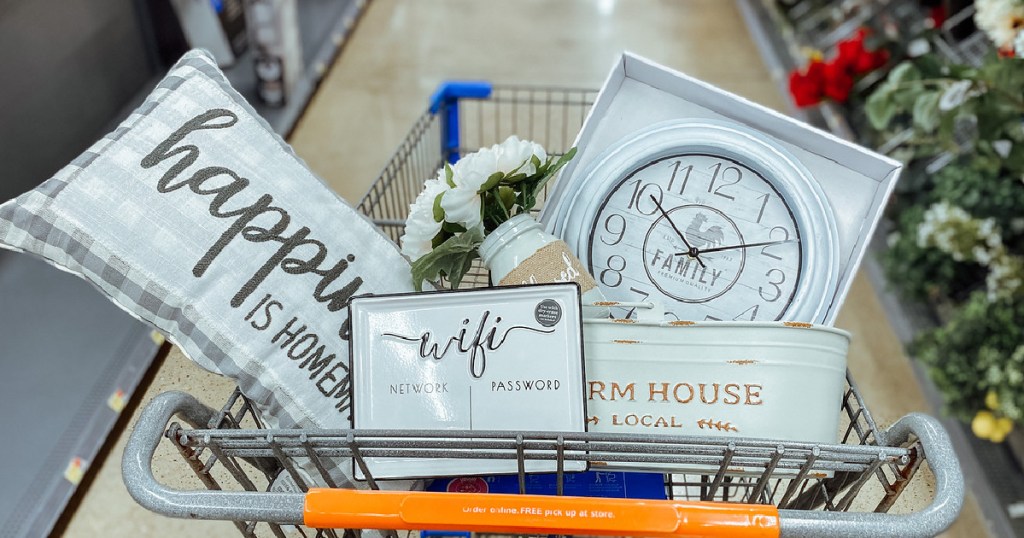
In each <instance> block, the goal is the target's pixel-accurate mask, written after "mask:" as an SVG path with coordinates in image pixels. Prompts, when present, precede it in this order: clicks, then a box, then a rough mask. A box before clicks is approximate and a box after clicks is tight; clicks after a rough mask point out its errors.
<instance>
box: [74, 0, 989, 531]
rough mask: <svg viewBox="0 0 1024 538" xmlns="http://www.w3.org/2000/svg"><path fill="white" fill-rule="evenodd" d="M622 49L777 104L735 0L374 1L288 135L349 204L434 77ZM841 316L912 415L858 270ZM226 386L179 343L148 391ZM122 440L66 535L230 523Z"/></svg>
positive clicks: (890, 396)
mask: <svg viewBox="0 0 1024 538" xmlns="http://www.w3.org/2000/svg"><path fill="white" fill-rule="evenodd" d="M622 50H630V51H633V52H636V53H638V54H641V55H643V56H647V57H649V58H651V59H652V60H654V61H657V62H659V63H662V64H665V65H668V66H670V67H673V68H675V69H678V70H680V71H683V72H685V73H687V74H689V75H692V76H695V77H698V78H700V79H703V80H706V81H708V82H711V83H714V84H716V85H718V86H720V87H722V88H724V89H726V90H729V91H732V92H735V93H738V94H740V95H742V96H745V97H747V98H749V99H751V100H753V101H756V102H758V103H761V104H764V105H766V106H769V107H772V108H775V109H779V110H783V109H784V101H783V99H782V96H780V95H779V94H778V91H777V89H776V88H775V86H774V85H773V83H772V82H771V79H770V77H769V76H768V73H767V71H766V70H765V68H764V66H763V64H762V63H761V57H760V55H759V54H758V51H757V50H756V48H755V46H754V44H753V42H752V40H751V39H750V37H749V36H748V34H747V29H746V27H745V26H744V23H743V20H742V18H741V17H740V14H739V12H738V10H737V9H736V6H735V5H734V3H733V2H728V1H724V0H699V1H698V0H689V1H675V2H668V1H664V0H630V1H628V2H626V1H616V0H571V1H570V0H560V1H558V2H550V1H546V0H521V1H517V2H480V1H475V0H434V1H431V2H416V1H401V0H374V1H373V2H371V4H370V5H369V7H368V9H367V11H366V13H365V16H364V17H363V18H362V20H361V21H360V22H359V25H358V27H357V30H356V31H355V33H354V34H353V37H352V38H351V41H350V42H349V43H348V44H347V45H346V47H345V49H344V51H343V53H342V55H341V57H340V58H339V59H338V61H337V62H336V64H335V65H334V66H333V68H332V70H331V72H330V73H329V75H328V76H327V77H326V79H325V80H324V82H323V84H322V86H321V88H320V89H319V91H318V93H317V95H316V96H315V97H314V99H313V101H312V103H311V105H310V106H309V108H308V109H307V111H306V114H305V116H304V117H303V119H302V121H301V122H300V123H299V125H298V127H297V128H296V130H295V132H294V133H293V135H292V138H291V142H292V144H293V145H294V146H295V149H296V152H297V153H298V154H299V155H300V156H301V157H303V158H304V159H305V160H306V161H307V163H308V164H309V165H310V166H311V167H312V168H313V169H314V170H315V171H316V172H317V173H319V174H320V175H321V176H322V177H323V178H324V179H325V180H326V181H327V182H328V183H329V184H330V185H331V186H332V187H333V188H334V189H335V190H336V191H337V192H338V193H340V194H341V195H342V196H343V197H344V198H345V199H346V200H348V201H349V202H351V203H356V202H358V200H359V198H360V197H361V196H362V194H363V193H364V192H365V191H366V189H367V188H368V186H369V184H370V183H371V181H372V180H373V179H374V178H375V177H376V175H377V174H378V172H379V171H380V168H381V167H382V166H383V164H384V163H385V162H386V161H387V159H388V158H389V157H390V155H391V153H392V152H393V151H394V149H395V147H396V146H397V145H398V144H399V143H400V142H401V141H402V139H403V138H404V136H405V134H406V131H407V129H408V128H409V127H410V126H411V125H412V123H413V122H414V120H415V119H416V118H417V117H418V116H419V115H420V114H421V113H422V112H423V110H424V108H425V106H426V103H427V98H428V96H429V95H430V93H431V92H432V91H433V89H434V88H435V87H436V85H437V84H438V83H439V82H441V81H442V80H445V79H486V80H490V81H493V82H498V83H513V84H514V83H527V84H541V85H556V86H573V87H584V88H597V87H600V85H601V83H602V82H603V79H604V77H605V75H606V74H607V72H608V70H609V68H610V67H611V64H612V62H613V61H614V60H615V58H617V57H618V55H619V53H620V52H621V51H622ZM839 325H840V326H841V327H843V328H846V329H847V330H850V331H851V332H853V333H854V343H853V347H852V350H851V357H850V360H851V369H852V370H853V372H854V375H855V376H856V378H857V380H858V381H859V383H860V387H861V389H862V391H863V393H864V394H865V397H866V398H867V400H868V404H869V406H870V408H871V410H872V411H873V412H874V414H875V416H876V419H877V420H878V421H879V422H880V423H881V424H882V425H883V426H885V425H887V424H889V423H891V422H892V421H894V420H896V419H897V418H899V417H900V416H902V415H903V414H905V413H907V412H910V411H923V410H925V403H924V399H923V397H922V396H921V391H920V390H919V388H918V387H917V386H916V385H915V384H914V381H913V376H912V375H911V372H910V370H909V363H908V362H907V359H906V357H905V356H904V355H903V352H902V349H901V347H900V345H899V342H898V340H897V339H896V336H895V335H894V334H893V331H892V328H891V327H890V325H889V324H888V322H887V320H886V316H885V313H884V311H883V310H882V308H881V306H880V305H879V301H878V297H877V294H876V291H875V290H874V289H873V288H872V286H871V284H870V283H869V282H868V281H867V279H866V278H864V277H863V275H862V276H860V277H859V278H858V279H857V280H856V282H855V285H854V289H853V291H852V292H851V294H850V297H849V299H848V302H847V305H846V306H845V308H844V310H843V312H842V314H841V318H840V322H839ZM229 387H230V385H229V384H227V383H225V382H224V381H223V380H220V379H217V378H215V377H214V376H212V375H209V374H207V373H205V372H203V371H201V370H199V369H198V368H197V367H194V366H193V365H191V364H190V363H188V361H187V360H186V359H184V358H183V357H182V356H181V355H180V353H179V352H177V351H174V352H172V354H171V356H170V357H168V359H167V360H166V361H165V363H164V365H163V367H162V368H161V370H160V371H159V372H157V374H156V379H155V381H154V383H153V384H152V385H151V387H150V389H149V391H148V392H147V393H146V394H145V396H144V401H148V400H149V399H151V398H152V397H153V396H154V395H155V394H156V393H158V392H160V391H163V390H172V389H176V390H184V391H187V392H192V393H195V394H197V395H199V396H200V397H201V399H202V400H203V401H204V402H206V403H207V404H209V405H213V406H218V407H219V406H220V405H221V402H222V400H223V399H224V398H226V397H227V394H228V392H229V390H230V389H229ZM131 422H132V423H134V418H133V419H132V421H131ZM124 437H125V436H124V435H122V436H121V439H119V440H118V442H117V444H116V446H115V447H114V448H113V450H112V451H111V453H110V457H109V458H108V459H107V461H105V462H103V464H102V469H101V470H100V471H99V473H98V475H97V476H96V479H95V480H94V481H93V483H92V487H91V489H90V491H89V492H88V494H87V495H86V496H85V497H84V498H83V500H82V502H81V505H80V507H79V509H78V511H77V513H76V514H75V515H74V516H73V517H72V518H71V519H70V521H69V522H68V525H67V529H66V532H65V535H66V536H69V537H70V536H73V537H79V536H82V537H86V536H100V535H102V536H107V537H122V536H124V537H128V536H132V537H136V536H157V535H164V534H172V533H179V532H187V533H190V534H193V535H210V536H214V535H216V536H230V535H232V534H235V533H236V531H235V529H234V528H233V527H232V526H231V525H230V524H227V523H223V522H212V523H210V522H196V521H176V520H168V519H165V518H162V517H160V516H155V515H152V514H149V513H147V512H146V511H145V510H143V509H141V508H139V507H138V506H137V505H135V503H134V501H132V500H131V499H130V498H128V496H127V493H126V492H125V490H124V486H123V484H122V483H121V478H120V469H119V467H120V456H121V450H122V447H123V443H124ZM172 457H176V456H175V455H173V454H171V452H170V451H164V452H162V453H160V461H159V462H158V468H159V473H160V475H161V479H163V480H167V481H169V482H175V481H178V480H179V479H178V476H177V475H181V474H184V473H187V472H189V471H188V470H187V468H186V467H185V466H184V465H183V464H182V463H180V461H177V460H172V459H171V458H172ZM915 482H920V486H921V487H920V488H919V490H918V491H915V492H913V493H911V494H909V495H907V499H905V500H906V501H907V503H904V505H903V506H900V507H898V509H900V510H904V511H907V510H913V506H907V504H908V503H909V504H912V503H914V502H925V501H924V499H922V497H926V494H927V490H928V484H927V483H926V482H925V481H915ZM977 514H978V512H977V510H976V508H975V507H974V505H973V504H971V502H969V503H968V505H967V507H966V508H965V511H964V514H963V515H962V516H961V518H960V521H959V522H958V523H957V525H956V526H955V528H954V530H953V531H952V532H950V533H948V536H972V537H973V536H980V535H982V532H983V531H981V530H980V529H983V528H984V526H983V525H982V524H981V523H980V520H979V518H978V517H979V516H978V515H977Z"/></svg>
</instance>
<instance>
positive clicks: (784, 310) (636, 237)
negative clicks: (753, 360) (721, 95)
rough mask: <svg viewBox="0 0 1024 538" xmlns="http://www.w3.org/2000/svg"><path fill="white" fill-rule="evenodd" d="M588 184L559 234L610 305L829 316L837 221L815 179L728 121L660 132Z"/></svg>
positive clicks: (729, 316)
mask: <svg viewBox="0 0 1024 538" xmlns="http://www.w3.org/2000/svg"><path fill="white" fill-rule="evenodd" d="M579 177H581V178H582V179H581V180H578V181H580V182H579V183H578V184H577V185H575V186H574V188H573V189H572V191H573V192H572V193H571V194H566V195H565V196H564V197H563V198H561V200H560V202H559V203H560V205H561V204H565V208H564V209H563V208H554V212H553V214H554V215H557V217H556V222H553V223H552V224H553V226H551V227H552V228H553V229H554V230H557V231H558V234H559V235H561V237H562V239H563V240H565V241H566V243H568V244H569V245H570V247H572V248H574V249H575V251H576V253H577V254H578V255H579V258H580V260H581V261H582V262H583V263H584V264H585V265H586V266H587V267H588V269H589V270H590V272H591V274H592V275H593V276H594V277H595V279H596V280H597V281H598V284H599V286H601V287H602V289H603V290H604V293H605V295H606V297H608V299H609V300H617V301H658V302H661V303H663V304H664V306H665V309H666V311H667V312H669V313H670V315H671V316H672V317H675V318H677V319H681V320H696V321H704V320H730V321H731V320H748V321H768V320H791V321H808V322H817V321H819V320H820V319H822V318H823V317H824V315H825V312H826V311H827V310H828V308H829V306H830V304H831V301H832V299H833V295H834V290H835V286H836V285H837V281H838V277H839V275H838V273H839V248H838V241H839V240H838V231H837V227H836V222H835V217H834V216H833V212H832V209H831V207H830V205H829V203H828V200H827V199H826V197H825V195H824V192H823V191H822V189H821V187H820V186H819V185H818V182H817V181H816V180H815V179H814V178H813V177H812V176H811V174H810V173H809V172H808V171H807V169H806V168H805V167H804V166H803V165H802V164H800V163H799V161H797V160H796V159H795V158H793V157H792V156H790V155H789V154H788V152H786V151H785V150H784V149H783V148H781V147H780V146H778V145H776V144H774V143H772V142H771V141H770V139H767V138H766V137H765V136H764V135H760V134H758V133H756V132H755V131H752V130H750V129H748V128H745V127H743V126H740V125H738V124H734V123H729V122H724V121H714V120H694V121H680V120H675V121H669V122H664V123H658V124H655V125H653V126H651V127H649V128H646V129H643V130H641V131H639V132H635V133H633V134H631V135H629V136H627V137H625V138H624V139H623V140H621V141H620V142H619V143H617V144H613V145H612V146H610V149H609V150H608V151H606V152H605V153H604V154H603V155H601V156H599V157H597V158H596V159H595V160H594V161H593V162H592V164H590V165H589V166H588V167H587V169H586V170H584V171H583V174H582V175H581V176H579ZM613 316H615V317H631V316H632V312H631V310H628V309H625V308H617V309H613Z"/></svg>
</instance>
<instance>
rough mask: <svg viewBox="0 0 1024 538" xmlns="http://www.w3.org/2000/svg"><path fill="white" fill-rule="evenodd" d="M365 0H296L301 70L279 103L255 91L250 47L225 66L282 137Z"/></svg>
mask: <svg viewBox="0 0 1024 538" xmlns="http://www.w3.org/2000/svg"><path fill="white" fill-rule="evenodd" d="M366 3H367V0H298V12H299V31H300V34H301V36H300V37H301V40H302V56H303V64H304V69H303V74H302V77H301V78H300V79H299V81H298V83H297V84H296V85H295V89H294V90H293V92H292V94H291V95H290V96H289V97H288V100H287V102H286V103H285V105H284V106H282V107H274V106H268V105H266V104H263V103H261V102H260V100H259V98H258V97H257V94H256V71H255V68H254V66H253V53H252V51H251V50H248V51H246V52H245V53H244V54H242V55H241V56H240V57H239V58H238V60H237V61H236V62H235V63H234V65H232V66H231V67H229V68H227V69H225V70H224V74H225V75H227V77H228V80H230V81H231V85H232V86H234V88H235V89H236V90H238V91H239V93H241V94H242V95H243V96H245V98H246V99H247V100H248V101H249V103H251V104H252V105H253V107H254V108H255V109H256V111H257V112H258V113H259V114H260V116H263V118H264V119H265V120H267V122H268V123H270V125H271V127H273V128H274V130H275V131H277V133H278V134H280V135H281V136H283V137H287V136H288V134H289V133H291V131H292V129H293V128H294V127H295V124H296V123H297V122H298V120H299V118H300V117H301V116H302V112H303V111H304V110H305V109H306V105H308V104H309V100H310V98H311V97H312V96H313V92H315V91H316V88H317V86H319V85H320V81H321V80H322V78H323V76H324V74H326V72H327V68H328V67H329V66H330V65H331V63H332V62H333V61H334V58H335V57H336V56H337V54H338V53H339V52H340V50H341V47H342V45H343V44H344V43H345V40H346V39H347V38H348V35H349V33H350V32H351V31H352V29H354V28H355V24H356V21H357V20H358V18H359V15H360V14H361V13H362V12H363V10H364V9H365V7H366Z"/></svg>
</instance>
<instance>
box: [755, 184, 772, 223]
mask: <svg viewBox="0 0 1024 538" xmlns="http://www.w3.org/2000/svg"><path fill="white" fill-rule="evenodd" d="M770 196H771V194H770V193H767V192H766V193H764V196H758V199H761V198H764V201H763V202H761V210H760V211H758V212H757V220H756V221H754V222H756V223H758V224H761V217H763V216H764V208H766V207H768V198H769V197H770Z"/></svg>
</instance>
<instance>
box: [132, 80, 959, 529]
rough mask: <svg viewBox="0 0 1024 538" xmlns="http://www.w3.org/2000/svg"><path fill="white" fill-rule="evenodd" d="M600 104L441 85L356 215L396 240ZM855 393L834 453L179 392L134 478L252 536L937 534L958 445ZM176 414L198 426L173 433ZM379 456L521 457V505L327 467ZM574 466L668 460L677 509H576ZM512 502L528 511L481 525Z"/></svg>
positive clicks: (183, 511) (154, 500)
mask: <svg viewBox="0 0 1024 538" xmlns="http://www.w3.org/2000/svg"><path fill="white" fill-rule="evenodd" d="M595 96H596V92H594V91H590V90H577V89H555V88H533V87H521V86H517V87H496V86H495V87H492V86H490V85H489V84H486V83H471V84H447V85H445V86H442V88H441V89H440V90H439V91H438V92H437V94H436V95H435V96H434V98H433V99H432V102H431V107H430V109H429V110H428V111H427V112H426V113H425V114H424V115H423V116H422V117H421V118H420V119H419V120H418V121H417V122H416V124H415V125H414V126H413V128H412V130H411V132H410V133H409V135H408V137H407V138H406V140H405V141H404V142H403V143H402V144H401V146H400V147H399V148H398V150H397V151H396V153H395V154H394V156H393V157H392V158H391V160H390V162H389V163H388V165H387V166H386V167H385V169H384V171H383V173H382V174H381V176H380V177H379V178H378V179H377V181H376V182H375V183H374V184H373V186H372V188H371V189H370V191H369V192H368V193H367V195H366V196H365V197H364V199H363V200H362V202H361V204H360V206H359V208H360V209H361V210H362V211H363V212H364V213H366V214H367V215H369V216H370V217H371V218H372V219H374V221H375V222H376V223H377V224H378V226H380V228H381V229H382V230H383V231H384V232H385V233H386V234H388V235H389V236H390V237H391V238H392V239H394V240H396V241H397V239H398V237H399V236H400V235H401V233H402V226H403V223H404V219H405V215H406V212H407V211H408V207H409V204H410V203H411V202H412V201H413V200H414V199H415V197H416V195H417V194H418V193H419V191H420V189H421V188H422V184H423V181H424V179H426V178H430V177H432V176H433V175H434V174H435V173H436V170H437V169H438V168H439V167H440V166H442V164H443V163H444V162H448V161H452V160H455V159H457V158H458V157H459V155H460V154H462V153H464V152H466V151H472V150H475V149H477V148H479V147H482V146H487V145H490V144H493V143H496V142H500V141H501V140H503V139H504V138H505V137H506V136H507V135H509V134H518V135H519V136H521V137H523V138H528V139H532V140H535V141H537V142H539V143H541V144H542V145H544V146H545V147H546V148H549V149H554V148H559V149H562V150H565V149H567V148H569V147H570V146H571V144H572V142H573V139H574V137H575V134H576V132H577V130H578V128H579V126H580V125H581V124H582V122H583V120H584V118H585V116H586V113H587V111H588V110H589V107H590V105H591V104H592V102H593V100H594V98H595ZM486 283H487V274H486V271H485V270H484V269H483V268H481V267H477V268H476V269H475V270H474V271H473V272H472V273H471V274H470V275H468V276H467V278H466V279H465V280H464V281H463V284H462V285H463V287H468V286H480V285H486ZM847 381H848V386H847V388H846V392H845V394H844V397H843V400H842V414H841V416H842V420H841V422H842V427H843V435H842V437H841V442H840V443H838V444H813V443H800V442H791V441H777V440H763V439H747V438H714V437H692V436H653V435H632V434H630V435H622V434H618V435H613V434H598V433H572V432H564V433H559V432H507V431H472V432H453V431H441V432H439V431H407V430H400V431H394V430H392V431H383V430H268V429H263V427H262V422H261V420H260V417H259V416H258V413H257V412H256V411H255V409H254V408H253V406H252V405H251V404H250V402H248V401H247V400H246V398H245V397H244V396H243V395H242V394H241V393H240V392H239V391H237V390H236V391H235V392H234V393H233V394H232V395H231V396H230V397H229V399H228V401H227V402H226V403H225V404H224V406H223V407H222V409H220V410H219V411H215V410H213V409H210V408H208V407H206V406H204V405H202V404H201V403H199V402H198V401H197V400H196V399H195V398H193V397H191V396H189V395H187V394H183V393H165V394H162V395H160V396H158V397H157V398H155V399H154V400H153V401H152V402H151V403H150V404H149V405H147V407H146V408H145V409H144V411H143V413H142V416H141V417H140V419H139V421H138V423H137V425H136V428H135V430H134V431H133V433H132V436H131V439H130V440H129V442H128V445H127V447H126V449H125V454H124V459H123V469H122V470H123V474H124V479H125V482H126V484H127V486H128V489H129V492H130V493H131V494H132V496H133V497H134V498H135V499H136V500H137V501H138V502H139V503H140V504H142V505H143V506H146V507H147V508H149V509H151V510H154V511H156V512H159V513H162V514H166V515H169V516H175V517H186V518H198V519H222V520H230V521H234V522H235V525H236V527H237V528H238V529H239V531H241V533H242V534H243V535H245V536H263V535H268V536H269V535H273V536H286V535H289V534H291V533H294V532H298V533H301V534H300V535H302V536H309V535H315V536H318V537H319V536H331V537H335V536H340V535H343V534H349V533H350V532H351V531H347V530H344V529H363V528H382V529H397V530H402V529H407V530H413V529H431V530H441V531H446V530H467V531H476V532H490V533H502V534H534V535H536V534H587V535H596V534H611V535H626V534H634V535H642V536H681V535H686V536H777V535H781V536H788V537H797V536H877V537H882V536H901V537H905V536H933V535H935V534H937V533H939V532H941V531H942V530H943V529H945V528H946V527H948V526H949V525H950V524H951V523H952V522H953V520H955V519H956V517H957V515H958V513H959V511H960V507H961V505H962V502H963V477H962V475H961V473H960V467H959V464H958V462H957V460H956V457H955V455H954V453H953V452H952V449H951V447H950V442H949V439H948V437H947V436H946V433H945V431H944V430H943V429H942V427H941V426H940V425H939V424H938V422H937V421H936V420H935V419H933V418H931V417H928V416H925V415H920V414H912V415H909V416H907V417H904V418H902V419H900V420H899V421H897V422H896V423H895V424H893V425H892V426H890V427H889V428H888V429H886V430H882V429H880V428H879V427H878V425H877V424H876V423H875V421H874V420H873V419H872V417H871V414H870V413H869V412H868V409H867V407H865V404H864V401H863V399H862V397H861V395H860V393H859V392H858V390H857V388H856V384H855V383H854V382H853V380H852V379H850V377H849V375H848V376H847ZM175 416H178V417H179V418H180V419H181V420H183V421H184V422H186V423H187V424H188V427H184V426H182V425H181V424H179V423H178V422H171V421H172V420H173V418H174V417H175ZM161 437H166V438H167V439H168V440H169V444H171V445H173V447H175V448H176V450H177V452H178V453H179V454H180V455H181V457H182V459H183V460H184V461H185V463H186V464H187V465H188V467H189V468H191V469H192V471H193V472H194V475H195V478H196V479H197V480H198V484H196V485H195V486H192V485H185V486H182V487H180V488H178V487H175V488H172V487H168V486H167V485H164V484H161V483H159V482H157V481H156V479H155V478H154V474H153V470H152V458H153V455H154V452H155V450H156V449H157V447H158V445H160V438H161ZM374 457H408V458H438V457H444V458H466V459H480V458H491V459H503V460H509V461H516V462H517V465H518V469H519V473H518V480H519V492H520V495H518V496H506V495H476V496H473V495H468V496H467V495H466V494H458V493H427V492H389V491H354V490H345V489H338V488H336V487H335V486H336V483H335V482H334V481H333V480H332V478H331V475H330V474H329V473H328V472H327V470H326V469H327V468H328V465H326V463H325V458H352V460H353V461H354V464H355V465H358V466H359V468H360V469H361V470H362V471H363V473H364V474H365V475H366V477H367V485H368V486H369V488H370V489H371V490H378V486H379V484H378V483H377V481H376V480H375V479H374V477H373V475H372V473H371V469H370V468H369V466H368V465H367V459H369V458H374ZM532 461H546V462H551V461H554V462H556V469H557V472H556V473H555V480H556V484H557V493H558V495H557V496H550V497H543V496H534V495H526V494H525V492H526V473H525V472H524V469H525V468H526V465H527V463H528V462H532ZM577 461H587V462H592V463H593V465H595V466H597V465H600V463H601V462H618V463H622V464H632V465H635V466H643V465H650V464H655V465H657V466H658V468H659V469H665V470H666V474H665V475H664V476H665V487H666V494H667V496H668V498H669V500H665V501H639V500H626V499H600V498H575V497H567V496H562V493H563V483H564V480H565V477H566V475H567V473H565V472H564V468H565V463H566V462H577ZM922 464H925V465H922ZM311 467H313V468H315V469H317V470H318V472H319V475H320V476H319V477H317V478H316V479H311V478H310V477H309V476H308V475H307V474H305V473H304V472H303V469H309V468H311ZM693 469H707V471H702V472H699V473H694V472H693ZM737 469H740V470H742V471H743V472H742V473H737V472H736V470H737ZM751 469H755V470H758V471H757V472H753V473H751ZM687 470H688V471H689V472H687ZM672 471H678V472H672ZM282 479H290V481H292V482H293V483H294V485H293V486H292V489H293V491H281V490H280V488H277V487H276V486H275V487H273V488H272V487H271V485H272V484H275V483H276V482H280V481H282ZM286 481H287V480H286ZM200 484H201V485H200ZM323 486H327V487H326V488H325V487H323ZM199 487H205V488H206V489H207V490H208V491H203V490H201V489H197V488H199ZM189 488H193V489H189ZM911 491H914V494H911V493H910V492H911ZM922 495H927V496H928V497H930V500H922V498H921V496H922ZM503 503H504V504H503ZM509 503H515V504H514V505H515V506H516V507H526V509H527V510H526V511H521V512H518V513H517V514H515V515H507V514H506V515H504V516H501V517H498V516H493V515H488V516H482V515H481V516H479V517H477V516H476V515H474V513H475V511H476V510H483V511H485V512H486V511H487V510H488V509H489V508H495V509H496V510H500V509H501V508H502V507H507V506H511V505H510V504H509ZM581 507H585V509H586V510H589V511H590V512H592V513H595V514H604V516H603V518H596V519H588V520H587V521H585V522H584V521H583V520H582V519H581V518H569V517H556V516H553V515H552V514H555V513H556V512H557V513H558V514H560V515H562V516H564V515H566V514H568V513H569V511H570V510H574V511H575V510H580V509H583V508H581ZM534 513H536V516H533V515H529V514H534ZM549 516H550V517H549ZM303 528H314V530H305V531H304V530H302V529H303Z"/></svg>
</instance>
